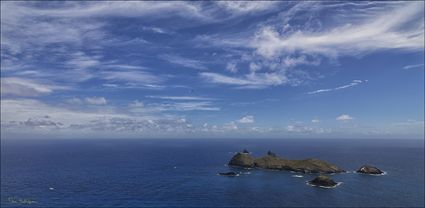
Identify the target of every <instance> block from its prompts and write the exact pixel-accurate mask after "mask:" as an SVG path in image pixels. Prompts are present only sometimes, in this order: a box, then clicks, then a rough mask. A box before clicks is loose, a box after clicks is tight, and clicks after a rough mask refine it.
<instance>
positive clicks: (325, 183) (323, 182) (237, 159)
mask: <svg viewBox="0 0 425 208" xmlns="http://www.w3.org/2000/svg"><path fill="white" fill-rule="evenodd" d="M228 165H229V166H231V167H241V168H260V169H272V170H286V171H293V172H297V173H313V174H321V175H319V176H317V177H316V178H314V179H313V180H310V181H307V184H309V185H312V186H318V187H324V188H332V187H336V186H337V185H338V183H337V182H335V181H333V180H332V179H331V178H330V177H329V176H326V175H323V174H334V173H344V172H346V171H345V170H344V169H342V168H340V167H338V166H336V165H334V164H331V163H329V162H326V161H323V160H320V159H315V158H310V159H304V160H290V159H286V158H282V157H279V156H277V155H276V154H275V153H273V152H271V151H268V152H267V155H265V156H263V157H259V158H254V157H253V156H252V155H251V153H250V152H249V151H247V150H246V149H245V150H243V151H242V152H238V153H236V154H235V155H234V156H233V157H232V158H231V159H230V161H229V163H228ZM356 172H357V173H362V174H371V175H378V174H380V175H382V174H383V173H384V172H383V171H381V170H380V169H378V168H376V167H374V166H370V165H364V166H362V167H360V168H359V169H358V170H357V171H356ZM236 174H237V173H236V172H227V173H219V175H223V176H235V175H236Z"/></svg>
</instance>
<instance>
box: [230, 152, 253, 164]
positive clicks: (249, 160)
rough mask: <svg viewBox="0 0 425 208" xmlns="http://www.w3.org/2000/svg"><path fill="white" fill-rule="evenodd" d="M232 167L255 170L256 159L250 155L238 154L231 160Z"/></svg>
mask: <svg viewBox="0 0 425 208" xmlns="http://www.w3.org/2000/svg"><path fill="white" fill-rule="evenodd" d="M229 165H230V166H238V167H243V168H253V167H254V158H253V157H252V156H251V155H250V154H249V153H243V152H238V153H236V155H234V156H233V157H232V159H230V162H229Z"/></svg>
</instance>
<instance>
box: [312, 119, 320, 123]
mask: <svg viewBox="0 0 425 208" xmlns="http://www.w3.org/2000/svg"><path fill="white" fill-rule="evenodd" d="M311 123H320V120H319V119H313V120H311Z"/></svg>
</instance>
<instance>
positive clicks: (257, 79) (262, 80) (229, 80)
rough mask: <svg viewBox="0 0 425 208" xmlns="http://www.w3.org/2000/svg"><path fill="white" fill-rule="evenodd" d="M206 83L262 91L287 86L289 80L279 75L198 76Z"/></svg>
mask: <svg viewBox="0 0 425 208" xmlns="http://www.w3.org/2000/svg"><path fill="white" fill-rule="evenodd" d="M199 75H200V76H201V78H203V79H204V80H205V81H207V82H211V83H215V84H226V85H233V86H236V88H240V89H262V88H266V87H269V86H277V85H282V84H289V83H290V81H289V79H288V78H287V77H286V76H285V75H284V74H280V73H275V72H270V73H250V74H247V75H245V76H242V77H232V76H227V75H223V74H218V73H213V72H203V73H200V74H199Z"/></svg>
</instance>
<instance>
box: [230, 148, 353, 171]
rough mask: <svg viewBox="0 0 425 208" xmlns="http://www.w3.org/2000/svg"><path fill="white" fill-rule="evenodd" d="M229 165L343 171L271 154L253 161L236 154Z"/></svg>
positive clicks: (323, 162) (324, 164) (327, 164)
mask: <svg viewBox="0 0 425 208" xmlns="http://www.w3.org/2000/svg"><path fill="white" fill-rule="evenodd" d="M229 165H231V166H240V167H257V168H264V169H275V170H288V171H294V172H301V173H341V172H345V171H344V170H343V169H341V168H339V167H337V166H335V165H333V164H330V163H328V162H325V161H323V160H319V159H305V160H289V159H285V158H280V157H278V156H277V155H276V154H274V153H272V152H270V151H269V152H268V154H267V155H266V156H264V157H260V158H257V159H254V158H253V157H252V156H251V155H249V154H244V153H237V154H236V155H235V156H233V158H232V159H231V160H230V162H229Z"/></svg>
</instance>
